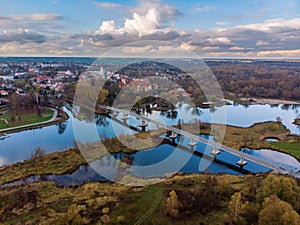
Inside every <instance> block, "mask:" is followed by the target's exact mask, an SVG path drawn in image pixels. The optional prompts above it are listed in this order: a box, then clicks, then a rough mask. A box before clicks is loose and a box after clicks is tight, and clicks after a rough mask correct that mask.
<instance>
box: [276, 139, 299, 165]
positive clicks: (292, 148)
mask: <svg viewBox="0 0 300 225" xmlns="http://www.w3.org/2000/svg"><path fill="white" fill-rule="evenodd" d="M270 144H271V145H272V146H274V147H276V148H278V149H282V150H284V151H286V152H288V153H290V154H291V155H293V156H295V157H296V158H297V159H298V160H299V161H300V143H299V142H272V143H270Z"/></svg>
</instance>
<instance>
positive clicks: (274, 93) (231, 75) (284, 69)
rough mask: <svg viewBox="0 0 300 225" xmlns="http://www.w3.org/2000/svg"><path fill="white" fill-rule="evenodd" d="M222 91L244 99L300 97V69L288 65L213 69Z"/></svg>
mask: <svg viewBox="0 0 300 225" xmlns="http://www.w3.org/2000/svg"><path fill="white" fill-rule="evenodd" d="M211 69H212V71H213V72H214V74H215V75H216V77H217V79H218V81H219V83H220V85H221V87H222V89H223V91H227V92H231V93H234V94H236V95H240V96H243V97H262V98H284V99H287V100H297V99H299V98H300V79H299V78H300V70H299V65H297V64H287V63H282V64H280V63H277V64H272V63H260V64H254V63H249V64H246V63H243V64H240V63H233V64H229V63H225V64H218V65H213V66H211Z"/></svg>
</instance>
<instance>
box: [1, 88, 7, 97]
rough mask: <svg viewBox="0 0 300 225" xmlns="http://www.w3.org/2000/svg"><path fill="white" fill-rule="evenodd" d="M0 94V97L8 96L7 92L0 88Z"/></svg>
mask: <svg viewBox="0 0 300 225" xmlns="http://www.w3.org/2000/svg"><path fill="white" fill-rule="evenodd" d="M0 95H1V97H6V96H8V92H7V91H5V90H1V91H0Z"/></svg>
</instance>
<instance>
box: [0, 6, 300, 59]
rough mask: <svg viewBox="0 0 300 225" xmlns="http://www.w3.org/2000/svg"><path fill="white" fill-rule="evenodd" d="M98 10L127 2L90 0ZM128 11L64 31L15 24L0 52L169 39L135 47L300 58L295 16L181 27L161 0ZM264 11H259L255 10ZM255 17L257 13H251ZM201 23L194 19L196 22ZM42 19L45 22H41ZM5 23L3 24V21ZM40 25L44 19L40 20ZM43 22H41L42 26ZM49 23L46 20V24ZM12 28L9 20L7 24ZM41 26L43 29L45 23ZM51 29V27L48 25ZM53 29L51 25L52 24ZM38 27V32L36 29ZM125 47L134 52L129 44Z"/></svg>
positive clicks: (3, 36) (0, 36)
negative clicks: (212, 26)
mask: <svg viewBox="0 0 300 225" xmlns="http://www.w3.org/2000/svg"><path fill="white" fill-rule="evenodd" d="M94 4H95V7H97V8H101V9H103V10H108V9H110V10H117V9H118V10H119V9H125V8H126V7H125V6H123V5H120V4H115V3H109V2H95V3H94ZM127 10H129V13H130V16H128V17H127V18H124V19H123V20H122V21H115V20H112V19H109V20H104V21H99V28H98V29H95V30H94V31H89V32H81V33H72V34H65V33H63V32H61V33H57V34H47V30H46V31H45V30H42V29H41V28H40V27H39V31H35V29H16V30H13V31H11V30H6V31H2V32H0V50H1V54H2V55H9V54H15V53H18V51H20V49H21V50H22V52H25V53H26V52H30V53H32V54H41V55H51V54H54V55H61V54H62V55H63V54H66V55H87V56H89V55H94V56H95V55H101V53H104V52H105V51H107V50H109V49H111V48H112V47H114V46H120V45H123V44H126V43H129V42H134V41H140V40H160V41H170V42H172V43H173V44H172V45H170V46H155V45H148V46H145V47H144V48H139V49H135V50H136V51H140V52H142V51H144V52H145V53H146V52H147V51H156V50H158V49H159V50H160V51H169V52H172V51H173V50H176V51H177V50H179V49H182V50H183V51H187V50H189V51H194V52H195V53H197V54H198V55H199V56H203V57H228V56H229V57H232V56H233V57H300V54H299V53H300V47H299V40H298V39H299V36H300V18H291V19H283V18H274V19H269V20H265V21H263V22H260V23H252V24H245V25H239V26H233V27H228V26H227V25H228V23H227V22H226V21H220V22H217V23H216V25H217V26H221V27H219V28H215V29H209V30H205V29H198V30H185V29H178V28H176V27H175V26H174V24H175V23H176V21H177V20H178V19H180V17H183V16H184V15H183V13H181V12H180V11H179V10H178V9H176V8H175V7H173V6H170V5H167V4H162V3H161V2H160V1H157V0H156V1H140V2H139V4H138V6H137V7H135V8H133V9H129V8H128V7H127ZM211 10H214V8H213V7H210V6H202V7H198V8H197V7H195V9H194V11H197V13H203V12H207V11H211ZM266 11H267V10H263V11H260V12H258V13H259V15H261V14H263V13H265V12H266ZM256 16H258V15H256ZM63 19H64V17H63V16H61V15H58V14H54V13H52V14H31V15H11V16H1V17H0V25H2V24H3V25H5V24H10V23H12V22H11V21H20V20H26V21H32V22H34V23H43V22H49V21H58V20H63ZM201 23H204V22H203V21H199V24H201ZM46 25H47V24H45V26H46ZM7 26H8V25H7ZM43 26H44V24H43ZM45 26H44V27H45ZM48 26H49V24H48ZM10 27H12V25H10ZM45 29H46V28H45ZM49 29H50V28H49ZM52 29H53V28H52ZM41 31H43V32H41ZM127 51H129V52H130V51H131V52H132V51H134V49H133V48H130V49H127Z"/></svg>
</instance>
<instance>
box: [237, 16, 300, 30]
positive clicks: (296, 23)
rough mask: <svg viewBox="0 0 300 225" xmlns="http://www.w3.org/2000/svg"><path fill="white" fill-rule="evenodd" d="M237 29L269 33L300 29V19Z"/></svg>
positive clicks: (267, 21)
mask: <svg viewBox="0 0 300 225" xmlns="http://www.w3.org/2000/svg"><path fill="white" fill-rule="evenodd" d="M235 28H240V29H253V30H260V31H265V32H269V31H272V30H273V29H279V28H289V29H300V18H294V19H290V20H285V19H282V18H277V19H270V20H265V21H264V22H263V23H254V24H247V25H242V26H236V27H235Z"/></svg>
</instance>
